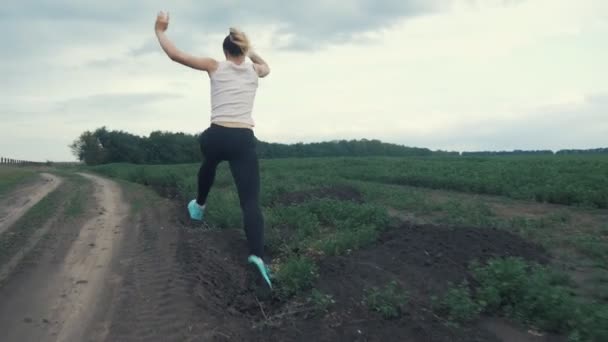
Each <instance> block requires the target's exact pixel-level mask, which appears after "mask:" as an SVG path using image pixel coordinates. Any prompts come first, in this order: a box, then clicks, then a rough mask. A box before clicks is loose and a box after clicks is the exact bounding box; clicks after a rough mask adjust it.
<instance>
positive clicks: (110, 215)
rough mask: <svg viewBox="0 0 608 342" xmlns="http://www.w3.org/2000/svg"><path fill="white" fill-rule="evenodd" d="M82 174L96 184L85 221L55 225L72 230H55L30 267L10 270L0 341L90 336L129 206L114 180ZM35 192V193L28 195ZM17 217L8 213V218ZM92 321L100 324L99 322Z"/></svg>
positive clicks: (1, 300) (0, 311)
mask: <svg viewBox="0 0 608 342" xmlns="http://www.w3.org/2000/svg"><path fill="white" fill-rule="evenodd" d="M83 176H85V177H86V178H87V179H89V180H90V181H92V182H93V184H94V189H95V190H94V194H93V196H94V199H95V200H94V207H93V208H89V210H87V213H88V214H87V218H86V220H82V224H81V225H79V226H78V227H56V228H59V229H58V230H59V231H60V232H61V231H67V230H70V229H71V230H72V231H73V235H72V237H71V238H70V235H69V234H63V235H62V234H60V235H58V236H59V238H57V239H55V241H53V242H52V243H50V245H49V246H48V248H47V249H46V250H45V251H44V252H42V253H40V255H39V256H38V257H37V258H36V260H35V262H34V265H33V266H32V267H29V268H26V269H25V270H24V271H22V272H20V273H19V274H16V275H13V276H12V277H11V278H10V279H9V280H8V281H7V283H6V284H5V286H3V287H2V288H1V289H0V331H1V332H2V341H85V340H91V339H92V338H93V336H91V335H88V334H87V331H88V329H89V327H90V325H91V323H92V319H93V317H94V316H95V315H98V314H99V310H100V308H103V307H104V305H105V303H106V302H107V298H106V297H107V296H106V295H104V293H107V291H108V288H109V287H111V285H112V283H113V282H115V280H116V279H117V277H118V275H117V274H115V273H113V270H112V265H114V264H115V263H113V258H114V257H115V256H116V255H117V253H118V251H119V249H120V247H121V241H122V236H123V235H124V234H123V233H124V231H125V230H126V229H128V227H126V226H125V222H126V217H127V215H128V210H129V207H128V205H127V203H125V201H124V200H123V196H122V193H121V189H120V187H119V186H118V185H117V184H116V183H114V182H112V181H109V180H106V179H103V178H100V177H97V176H92V175H83ZM46 177H49V178H51V179H53V181H50V182H49V183H53V184H56V183H58V182H59V180H58V179H57V178H56V177H54V176H51V175H46ZM48 188H49V189H50V188H51V187H50V186H49V187H48ZM49 191H50V190H49ZM37 196H39V194H38V193H37V194H36V196H34V197H28V198H37ZM31 202H33V200H32V201H31ZM27 206H31V205H29V202H28V204H27V205H22V206H19V207H18V208H25V207H27ZM13 210H14V209H13ZM20 210H21V211H25V209H20ZM15 216H16V215H15V214H13V213H12V212H11V214H10V217H15ZM11 220H13V219H11ZM5 222H8V220H6V221H5ZM74 235H76V236H77V237H76V238H75V239H74ZM64 249H65V250H64ZM58 254H60V255H62V256H63V257H62V258H61V259H60V260H57V255H58ZM96 324H97V325H98V326H99V324H100V322H96ZM101 324H102V325H103V322H101ZM85 336H86V337H85ZM104 338H105V337H104V336H103V331H101V333H98V334H96V335H95V336H94V339H95V340H103V339H104Z"/></svg>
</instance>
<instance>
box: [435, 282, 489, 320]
mask: <svg viewBox="0 0 608 342" xmlns="http://www.w3.org/2000/svg"><path fill="white" fill-rule="evenodd" d="M433 307H434V308H435V309H436V310H437V311H439V312H440V313H442V314H445V315H446V316H447V318H448V320H449V321H450V322H453V323H467V322H470V321H473V320H475V319H476V318H477V317H479V313H480V312H481V310H482V307H481V305H479V304H478V303H477V302H476V301H475V300H474V299H473V296H472V295H471V289H470V288H469V284H468V283H467V282H466V281H464V282H462V283H461V284H460V285H458V286H453V285H451V286H450V288H449V289H448V291H447V293H446V294H445V295H444V296H443V298H441V299H437V298H435V299H434V300H433Z"/></svg>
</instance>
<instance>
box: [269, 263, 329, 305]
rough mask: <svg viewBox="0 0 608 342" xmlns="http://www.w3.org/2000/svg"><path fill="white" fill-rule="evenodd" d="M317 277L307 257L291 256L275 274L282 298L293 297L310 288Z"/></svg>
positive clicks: (313, 266)
mask: <svg viewBox="0 0 608 342" xmlns="http://www.w3.org/2000/svg"><path fill="white" fill-rule="evenodd" d="M318 276H319V269H318V267H317V265H316V264H315V263H314V261H312V260H310V259H309V258H307V257H299V256H293V257H290V258H289V259H287V260H286V261H285V262H284V263H282V264H281V265H280V266H279V269H278V271H277V273H276V279H277V282H278V283H279V285H280V289H281V290H280V291H281V293H282V294H283V295H284V296H287V297H289V296H293V295H297V294H300V293H302V292H303V291H305V290H308V289H310V288H311V287H312V285H313V283H314V282H315V280H316V279H317V277H318Z"/></svg>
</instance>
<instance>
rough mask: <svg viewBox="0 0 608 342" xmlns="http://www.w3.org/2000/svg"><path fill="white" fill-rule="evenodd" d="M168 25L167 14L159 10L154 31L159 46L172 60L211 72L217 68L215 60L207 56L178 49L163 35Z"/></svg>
mask: <svg viewBox="0 0 608 342" xmlns="http://www.w3.org/2000/svg"><path fill="white" fill-rule="evenodd" d="M168 26H169V15H168V14H165V13H163V12H160V13H159V14H158V16H157V17H156V23H155V25H154V31H155V32H156V37H157V38H158V42H159V43H160V46H161V48H162V49H163V51H165V53H166V54H167V56H169V58H171V60H172V61H174V62H177V63H180V64H183V65H185V66H188V67H191V68H193V69H197V70H204V71H207V72H213V71H215V70H216V69H217V65H218V63H217V61H216V60H215V59H213V58H209V57H195V56H191V55H189V54H187V53H185V52H183V51H181V50H179V49H178V48H177V47H175V45H174V44H173V42H171V40H169V38H168V37H167V36H166V35H165V31H166V30H167V28H168Z"/></svg>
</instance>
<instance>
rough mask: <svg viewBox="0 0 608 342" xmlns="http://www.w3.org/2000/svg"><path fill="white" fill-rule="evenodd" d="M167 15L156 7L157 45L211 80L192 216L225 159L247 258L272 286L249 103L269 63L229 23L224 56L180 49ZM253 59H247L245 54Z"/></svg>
mask: <svg viewBox="0 0 608 342" xmlns="http://www.w3.org/2000/svg"><path fill="white" fill-rule="evenodd" d="M168 26H169V15H168V14H165V13H163V12H160V13H159V14H158V16H157V18H156V24H155V27H154V28H155V31H156V36H157V37H158V41H159V43H160V46H161V47H162V49H163V50H164V51H165V53H166V54H167V56H169V58H171V60H173V61H175V62H177V63H180V64H183V65H185V66H188V67H190V68H193V69H196V70H201V71H205V72H207V74H208V75H209V79H210V82H211V125H210V126H209V127H208V128H207V129H206V130H205V131H204V132H203V133H202V134H201V135H200V145H201V152H202V154H203V157H204V161H203V163H202V165H201V167H200V170H199V172H198V196H197V198H196V199H193V200H192V201H190V203H189V204H188V211H189V213H190V217H191V218H192V219H194V220H202V219H203V215H204V212H205V203H206V201H207V195H208V194H209V190H210V189H211V185H212V184H213V180H214V179H215V170H216V168H217V166H218V164H219V163H220V162H222V161H225V160H226V161H228V162H229V164H230V171H231V172H232V176H233V178H234V182H235V184H236V188H237V191H238V195H239V201H240V205H241V210H242V212H243V223H244V225H245V234H246V235H247V241H248V243H249V251H250V255H249V258H248V262H249V263H250V264H251V265H252V266H253V268H254V269H255V270H254V271H255V272H256V274H258V275H260V276H261V283H262V284H263V285H264V286H266V287H267V288H268V289H270V288H271V287H272V285H271V282H270V277H269V275H268V271H267V268H266V265H264V261H263V259H262V258H263V256H264V218H263V216H262V210H261V207H260V201H259V195H260V173H259V166H258V158H257V154H256V145H255V144H256V138H255V135H254V133H253V127H254V121H253V118H252V109H253V103H254V99H255V95H256V90H257V87H258V78H260V77H265V76H267V75H268V74H269V73H270V68H269V67H268V64H267V63H266V62H265V61H264V60H263V59H262V58H261V57H260V56H259V55H257V54H256V53H255V52H253V51H252V49H251V46H250V43H249V40H248V39H247V36H245V34H244V33H243V32H241V31H239V30H237V29H234V28H231V29H230V34H228V36H226V38H225V39H224V42H223V50H224V56H225V57H226V59H225V60H222V61H217V60H215V59H213V58H209V57H194V56H191V55H189V54H187V53H185V52H183V51H180V50H179V49H177V48H176V47H175V45H174V44H173V43H172V42H171V41H170V40H169V38H167V36H166V35H165V31H166V30H167V27H168ZM246 57H249V59H251V62H252V63H250V62H248V61H247V60H246Z"/></svg>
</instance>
